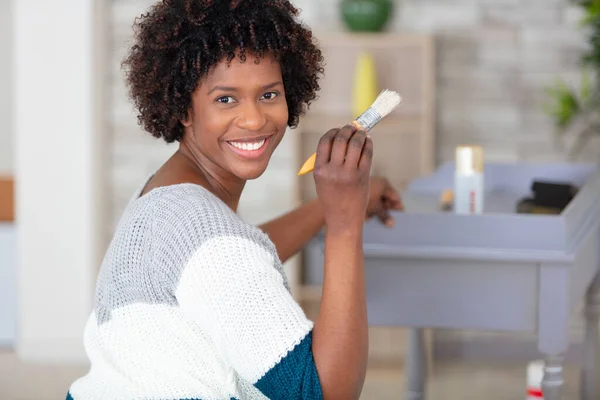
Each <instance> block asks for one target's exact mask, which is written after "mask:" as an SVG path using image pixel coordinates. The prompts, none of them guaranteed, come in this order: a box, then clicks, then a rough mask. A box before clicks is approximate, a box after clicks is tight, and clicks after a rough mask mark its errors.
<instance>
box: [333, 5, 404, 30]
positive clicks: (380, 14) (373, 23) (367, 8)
mask: <svg viewBox="0 0 600 400" xmlns="http://www.w3.org/2000/svg"><path fill="white" fill-rule="evenodd" d="M392 9H393V4H392V1H391V0H342V2H341V3H340V11H341V14H342V19H343V20H344V23H345V24H346V26H347V27H348V29H349V30H350V31H352V32H381V31H382V30H383V28H384V27H385V24H386V23H387V22H388V21H389V19H390V17H391V15H392Z"/></svg>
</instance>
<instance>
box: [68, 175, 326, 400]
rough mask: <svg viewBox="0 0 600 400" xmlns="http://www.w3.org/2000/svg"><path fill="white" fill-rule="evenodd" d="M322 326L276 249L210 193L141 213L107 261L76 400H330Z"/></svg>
mask: <svg viewBox="0 0 600 400" xmlns="http://www.w3.org/2000/svg"><path fill="white" fill-rule="evenodd" d="M312 327H313V324H312V322H311V321H309V320H308V319H307V318H306V316H305V315H304V313H303V311H302V309H301V308H300V307H299V306H298V304H297V303H296V302H295V301H294V299H293V298H292V296H291V294H290V291H289V287H288V284H287V281H286V278H285V275H284V273H283V269H282V265H281V262H280V260H279V258H278V256H277V252H276V250H275V246H274V245H273V243H272V242H271V240H270V239H269V238H268V236H267V235H266V234H264V233H263V232H262V231H261V230H260V229H258V228H257V227H254V226H252V225H249V224H246V223H245V222H243V221H242V220H241V219H240V218H239V217H238V216H237V215H236V214H235V213H234V212H233V211H232V210H231V209H230V208H229V207H227V206H226V205H225V204H224V203H223V202H222V201H221V200H220V199H218V198H217V197H216V196H214V195H213V194H212V193H210V192H209V191H207V190H206V189H204V188H202V187H201V186H198V185H193V184H179V185H173V186H167V187H161V188H157V189H154V190H152V191H150V192H149V193H147V194H145V195H144V196H141V197H139V191H138V193H136V196H134V198H133V199H132V201H131V202H130V203H129V205H128V207H127V209H126V210H125V213H124V214H123V217H122V219H121V220H120V222H119V225H118V227H117V229H116V233H115V235H114V238H113V240H112V242H111V244H110V247H109V249H108V251H107V253H106V256H105V258H104V260H103V263H102V266H101V269H100V273H99V276H98V281H97V287H96V297H95V307H94V310H93V312H92V313H91V315H90V317H89V320H88V322H87V325H86V328H85V332H84V344H85V348H86V351H87V354H88V357H89V359H90V362H91V368H90V371H89V372H88V374H87V375H85V376H84V377H82V378H80V379H78V380H77V381H75V382H74V383H73V384H72V386H71V387H70V390H69V393H68V395H67V398H68V399H69V398H72V399H74V400H121V399H122V400H125V399H126V400H138V399H139V400H142V399H144V400H151V399H152V400H159V399H160V400H176V399H199V400H230V399H240V400H244V399H249V400H250V399H252V400H254V399H267V398H268V399H320V398H322V394H321V386H320V383H319V378H318V375H317V370H316V367H315V363H314V359H313V355H312V346H311V338H312V336H311V333H312Z"/></svg>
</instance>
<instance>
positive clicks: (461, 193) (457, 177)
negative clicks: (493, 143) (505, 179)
mask: <svg viewBox="0 0 600 400" xmlns="http://www.w3.org/2000/svg"><path fill="white" fill-rule="evenodd" d="M455 163H456V166H455V173H454V212H455V213H457V214H481V213H482V212H483V188H484V186H483V184H484V180H483V148H481V147H480V146H458V147H457V148H456V160H455Z"/></svg>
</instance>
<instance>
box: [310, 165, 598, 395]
mask: <svg viewBox="0 0 600 400" xmlns="http://www.w3.org/2000/svg"><path fill="white" fill-rule="evenodd" d="M453 172H454V166H453V164H452V163H449V164H446V165H444V166H442V167H441V168H440V169H439V170H438V171H437V172H436V173H435V174H433V175H432V176H429V177H426V178H422V179H416V180H415V181H414V182H412V183H411V184H410V185H409V187H408V188H407V190H406V191H405V192H404V201H405V204H406V212H405V213H397V215H396V218H397V220H398V221H397V224H396V226H395V227H394V228H393V229H392V233H391V234H390V232H389V229H387V228H385V227H382V226H381V225H380V224H377V223H374V222H369V223H368V224H367V227H366V230H365V258H366V281H367V283H366V285H367V302H368V312H369V323H370V324H372V325H386V326H389V325H396V326H404V327H411V328H417V329H416V330H413V331H411V332H412V333H411V343H410V346H409V350H408V354H409V362H408V364H407V365H408V367H407V371H406V373H407V381H408V382H407V385H408V397H407V398H409V399H412V400H422V399H424V398H425V386H426V373H425V371H426V358H425V356H424V352H425V346H424V344H423V338H422V332H421V329H422V328H427V327H432V328H448V329H468V330H483V331H499V332H519V333H521V332H522V333H529V334H534V335H535V336H536V338H537V346H538V350H539V352H540V353H541V354H542V355H543V357H544V359H545V362H546V367H545V377H544V380H543V390H544V398H545V399H546V400H563V399H564V396H563V386H564V379H565V378H564V374H563V363H564V356H565V353H566V351H567V348H568V346H569V334H568V333H569V325H570V324H569V323H570V321H571V320H572V319H573V318H574V316H575V315H576V311H577V306H578V305H579V303H580V301H581V300H582V299H584V298H585V300H586V307H585V320H586V334H585V343H584V345H585V350H584V355H583V371H582V380H581V382H582V383H581V397H580V398H581V400H597V399H599V398H600V337H599V332H598V322H599V317H600V202H598V193H600V169H598V168H597V167H596V166H586V165H569V164H540V165H537V164H506V165H502V164H490V165H486V170H485V182H486V183H485V185H486V196H485V205H484V213H483V214H481V215H456V214H453V213H451V212H440V211H438V210H439V208H438V200H439V195H440V193H441V192H442V191H443V190H444V189H446V188H448V187H452V180H453V179H452V178H453ZM536 179H541V180H550V181H561V182H565V181H566V182H571V183H573V184H574V185H576V186H578V187H581V188H582V189H581V190H580V191H579V193H578V194H577V196H576V197H575V198H574V199H573V200H572V201H571V203H570V204H569V206H568V207H567V208H566V209H565V210H564V211H563V212H562V213H561V214H560V215H539V214H537V215H536V214H517V213H516V212H515V209H516V205H517V203H518V201H519V200H520V199H522V198H523V197H526V196H528V195H530V185H531V183H532V182H533V180H536ZM323 246H324V243H323V238H317V239H315V241H314V243H313V244H312V245H311V246H309V248H310V249H311V252H312V253H311V254H312V256H313V261H312V263H311V267H312V268H322V249H323ZM319 257H321V260H319V259H318V258H319Z"/></svg>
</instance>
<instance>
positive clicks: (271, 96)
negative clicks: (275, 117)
mask: <svg viewBox="0 0 600 400" xmlns="http://www.w3.org/2000/svg"><path fill="white" fill-rule="evenodd" d="M277 96H278V93H277V92H268V93H265V94H264V95H263V97H261V99H265V100H272V99H274V98H275V97H277Z"/></svg>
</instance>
